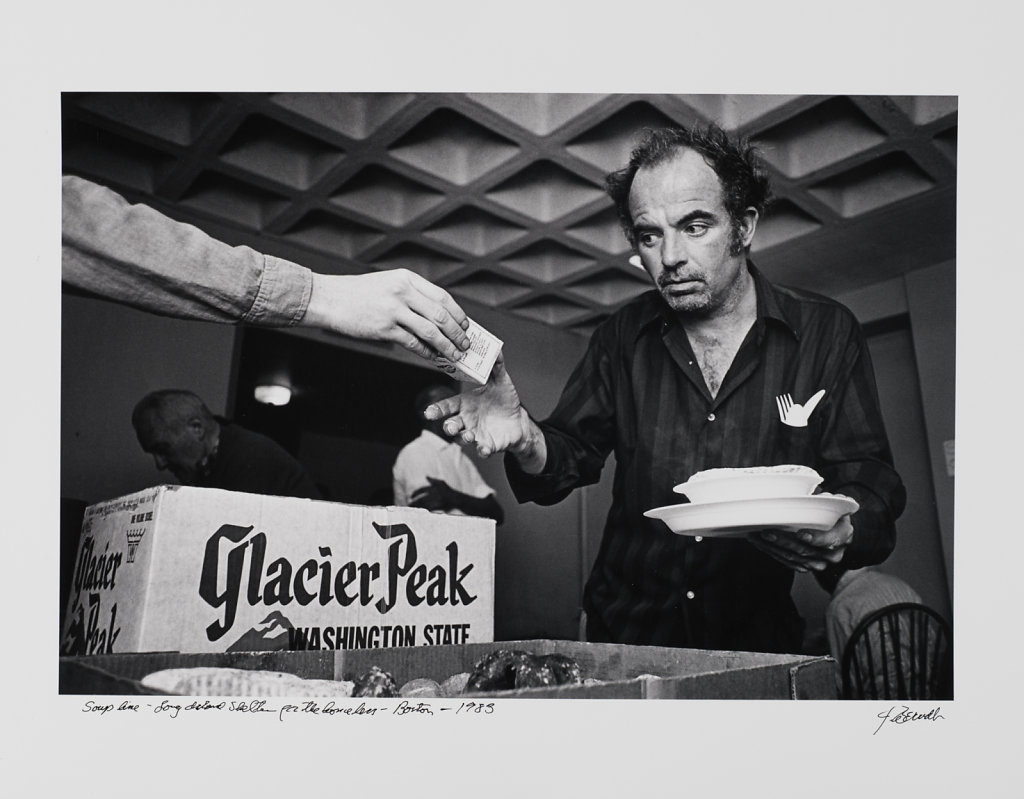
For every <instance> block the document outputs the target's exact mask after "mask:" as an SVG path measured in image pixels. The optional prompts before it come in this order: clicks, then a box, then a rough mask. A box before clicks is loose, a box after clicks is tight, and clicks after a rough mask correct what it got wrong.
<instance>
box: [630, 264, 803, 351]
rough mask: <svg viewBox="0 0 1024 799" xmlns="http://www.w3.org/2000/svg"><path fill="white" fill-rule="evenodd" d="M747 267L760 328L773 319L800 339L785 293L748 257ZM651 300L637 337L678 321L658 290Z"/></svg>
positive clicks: (642, 318)
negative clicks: (788, 308) (650, 329)
mask: <svg viewBox="0 0 1024 799" xmlns="http://www.w3.org/2000/svg"><path fill="white" fill-rule="evenodd" d="M747 269H748V271H749V272H750V276H751V277H753V278H754V291H755V292H756V294H757V321H756V323H755V324H757V327H758V330H763V328H764V326H765V324H766V323H767V322H768V321H771V322H773V323H778V324H779V325H781V326H782V327H783V328H784V329H786V330H788V331H789V332H790V333H791V334H792V335H793V337H794V338H796V339H799V338H800V331H799V330H798V329H797V327H796V326H795V325H794V324H793V323H792V322H791V321H790V317H789V316H788V315H787V314H786V310H785V307H784V306H785V295H784V294H782V293H781V292H780V291H779V290H778V289H777V288H776V287H775V286H774V285H773V284H772V283H771V281H769V280H768V279H767V278H766V277H765V276H764V275H762V274H761V272H760V270H759V269H758V268H757V267H756V266H754V262H753V261H751V260H750V259H747ZM651 300H652V301H651V302H650V303H649V304H648V307H647V308H645V309H644V313H643V316H642V317H641V320H640V326H639V327H638V328H637V338H639V337H640V334H641V333H643V331H644V330H645V329H647V328H648V327H649V326H651V325H654V324H659V323H660V325H661V328H662V330H667V329H668V327H669V326H670V325H672V324H674V323H675V322H676V315H675V313H674V312H673V311H671V310H670V309H669V307H668V306H667V305H665V302H664V300H662V298H661V295H660V294H658V292H657V291H656V290H655V291H654V292H653V293H652V294H651Z"/></svg>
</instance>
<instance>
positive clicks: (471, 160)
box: [389, 110, 519, 186]
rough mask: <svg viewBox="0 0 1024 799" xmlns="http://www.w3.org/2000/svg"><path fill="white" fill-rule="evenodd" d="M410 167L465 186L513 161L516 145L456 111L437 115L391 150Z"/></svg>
mask: <svg viewBox="0 0 1024 799" xmlns="http://www.w3.org/2000/svg"><path fill="white" fill-rule="evenodd" d="M389 152H390V154H391V156H392V157H393V158H397V159H398V160H399V161H402V162H404V163H406V164H409V165H410V166H414V167H416V168H417V169H422V170H423V171H424V172H429V173H430V174H431V175H436V176H437V177H439V178H442V179H443V180H446V181H448V182H449V183H454V184H456V185H457V186H465V185H466V184H468V183H472V182H473V181H475V180H477V179H478V178H480V177H481V176H483V175H486V174H487V173H488V172H490V171H491V170H492V169H494V168H495V167H497V166H500V165H501V164H503V163H505V162H506V161H508V160H509V159H510V158H512V157H513V156H514V155H515V154H516V153H517V152H519V148H518V147H517V146H516V145H515V143H514V142H512V141H510V140H509V139H506V138H505V137H504V136H500V135H498V134H496V133H494V132H493V131H491V130H489V129H487V128H485V127H483V126H482V125H478V124H477V123H475V122H473V121H472V120H470V119H467V118H466V117H465V116H463V115H462V114H460V113H458V112H456V111H448V110H445V111H435V112H434V113H433V114H430V115H429V116H427V117H426V119H424V120H422V121H421V122H420V123H419V124H418V125H416V127H414V128H413V129H412V130H411V131H409V132H408V133H407V134H406V135H405V136H403V137H402V138H401V139H400V140H399V141H397V142H395V143H394V145H392V146H391V148H390V150H389Z"/></svg>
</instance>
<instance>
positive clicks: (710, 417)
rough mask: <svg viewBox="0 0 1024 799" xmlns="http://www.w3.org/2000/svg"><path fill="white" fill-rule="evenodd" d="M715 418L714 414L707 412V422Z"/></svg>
mask: <svg viewBox="0 0 1024 799" xmlns="http://www.w3.org/2000/svg"><path fill="white" fill-rule="evenodd" d="M715 418H716V417H715V415H714V414H713V413H709V414H708V421H709V422H713V421H715Z"/></svg>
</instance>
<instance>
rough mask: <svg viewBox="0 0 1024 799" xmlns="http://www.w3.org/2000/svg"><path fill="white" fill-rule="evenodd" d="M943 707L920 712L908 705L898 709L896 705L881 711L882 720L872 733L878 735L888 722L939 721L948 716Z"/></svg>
mask: <svg viewBox="0 0 1024 799" xmlns="http://www.w3.org/2000/svg"><path fill="white" fill-rule="evenodd" d="M940 709H941V708H937V707H933V708H932V709H931V710H929V711H928V712H927V713H918V712H917V711H914V710H911V709H910V708H909V707H907V706H906V705H902V706H900V709H899V710H897V709H896V707H895V706H893V707H891V708H889V709H888V710H886V711H885V712H884V713H879V714H878V718H880V719H881V721H880V722H879V723H878V727H877V728H876V729H875V731H874V732H873V733H871V734H872V735H877V734H878V731H879V730H880V729H882V727H883V726H885V723H886V722H889V723H890V724H906V723H908V722H911V721H939V720H940V719H944V718H946V717H945V716H943V715H942V714H941V713H940V712H939V710H940Z"/></svg>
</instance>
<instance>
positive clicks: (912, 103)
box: [891, 95, 958, 125]
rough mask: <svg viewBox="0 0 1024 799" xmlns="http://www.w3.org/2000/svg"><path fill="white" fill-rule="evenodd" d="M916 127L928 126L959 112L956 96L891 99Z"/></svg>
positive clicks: (900, 97) (899, 97)
mask: <svg viewBox="0 0 1024 799" xmlns="http://www.w3.org/2000/svg"><path fill="white" fill-rule="evenodd" d="M891 99H892V101H893V102H894V103H895V104H896V105H898V106H899V107H900V108H901V109H902V110H903V113H905V114H906V115H907V116H908V117H910V121H911V122H913V123H914V124H915V125H927V124H929V123H931V122H935V121H936V120H937V119H942V118H943V117H947V116H951V115H953V114H955V113H956V111H957V101H958V98H957V97H956V95H952V96H946V95H926V96H921V97H906V96H898V97H893V98H891Z"/></svg>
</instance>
